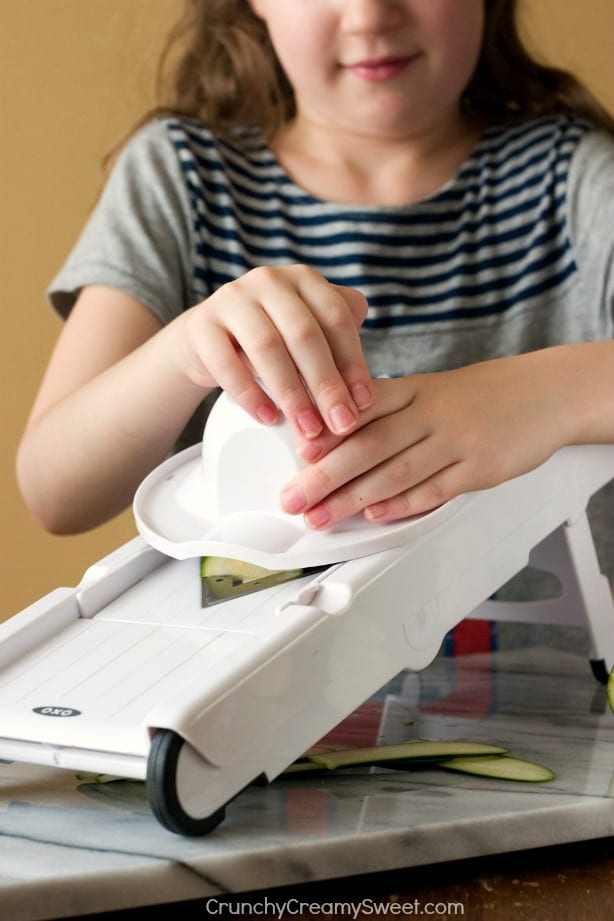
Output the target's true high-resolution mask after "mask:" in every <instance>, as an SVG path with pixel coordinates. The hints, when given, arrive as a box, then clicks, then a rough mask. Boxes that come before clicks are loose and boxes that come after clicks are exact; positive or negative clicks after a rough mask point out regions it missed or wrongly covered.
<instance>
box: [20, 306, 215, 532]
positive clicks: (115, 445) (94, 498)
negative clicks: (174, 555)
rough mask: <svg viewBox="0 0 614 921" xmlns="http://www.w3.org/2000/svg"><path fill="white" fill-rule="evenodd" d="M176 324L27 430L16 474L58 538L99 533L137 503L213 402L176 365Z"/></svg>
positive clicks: (41, 519)
mask: <svg viewBox="0 0 614 921" xmlns="http://www.w3.org/2000/svg"><path fill="white" fill-rule="evenodd" d="M176 335H177V329H176V326H174V325H173V324H171V325H170V326H168V327H166V328H165V329H163V330H161V331H160V332H159V333H157V334H156V335H154V336H153V337H152V338H151V339H149V340H148V341H147V342H145V343H144V344H143V345H142V346H140V347H139V348H138V349H136V350H135V351H134V352H132V353H131V354H129V355H127V356H126V357H125V358H123V359H122V360H121V361H119V362H118V363H117V364H115V365H113V366H112V367H110V368H108V369H106V370H105V371H103V372H102V373H101V374H99V375H98V376H96V377H94V378H93V379H92V380H90V381H89V382H87V383H86V384H84V385H83V386H82V387H80V388H79V389H78V390H76V391H75V392H74V393H71V394H70V395H69V396H67V397H65V398H64V399H62V400H60V401H59V402H58V403H57V404H56V405H54V406H52V407H51V408H49V409H48V410H47V411H45V412H44V413H43V414H42V415H40V416H38V417H36V418H35V419H34V420H33V421H32V422H31V423H30V424H29V425H28V427H27V429H26V432H25V434H24V437H23V439H22V442H21V445H20V448H19V453H18V459H17V475H18V480H19V484H20V488H21V491H22V494H23V496H24V499H25V501H26V504H27V505H28V506H29V508H30V511H31V513H32V514H33V516H34V518H35V519H36V520H37V521H38V522H39V523H40V524H41V525H42V526H43V527H44V528H45V529H46V530H49V531H52V532H53V533H58V534H69V533H76V532H79V531H83V530H86V529H88V528H91V527H95V526H96V525H98V524H101V523H102V522H104V521H106V520H108V519H109V518H110V517H112V516H113V515H115V514H117V513H118V512H120V511H122V510H123V509H124V508H125V507H126V506H127V505H129V504H130V502H131V501H132V497H133V495H134V491H135V489H136V487H137V486H138V484H139V483H140V481H141V480H142V479H143V477H144V476H145V475H146V474H147V473H148V472H149V471H150V470H151V469H153V467H155V466H156V465H157V464H158V463H160V462H161V461H162V460H163V459H164V457H166V456H167V455H168V454H169V453H170V451H171V450H172V448H173V445H174V442H175V441H176V439H177V437H178V435H179V433H180V432H181V430H182V429H183V427H184V425H185V424H186V422H187V421H188V420H189V418H190V416H191V415H192V413H193V412H194V410H195V409H196V408H197V406H198V405H199V404H200V402H201V401H202V399H203V398H204V397H205V396H206V394H207V392H208V391H207V390H204V389H202V388H201V387H199V386H197V385H196V384H194V383H192V382H191V381H190V380H189V379H188V377H187V376H186V375H185V374H184V373H183V372H182V369H181V367H180V365H179V363H178V362H177V359H176V357H174V358H171V356H176V355H177V351H178V350H177V348H176V345H175V342H174V341H173V338H174V337H176Z"/></svg>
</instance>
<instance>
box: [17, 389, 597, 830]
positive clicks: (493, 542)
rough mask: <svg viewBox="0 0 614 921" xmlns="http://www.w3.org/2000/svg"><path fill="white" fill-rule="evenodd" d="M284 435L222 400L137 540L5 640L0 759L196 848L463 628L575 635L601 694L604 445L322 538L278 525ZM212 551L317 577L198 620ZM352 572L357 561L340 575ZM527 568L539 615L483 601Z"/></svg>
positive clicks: (165, 474)
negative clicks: (583, 631) (148, 810)
mask: <svg viewBox="0 0 614 921" xmlns="http://www.w3.org/2000/svg"><path fill="white" fill-rule="evenodd" d="M290 434H291V433H290V431H289V426H288V425H287V424H286V423H284V424H281V425H279V426H275V427H274V428H273V429H272V430H271V429H264V428H262V427H259V426H257V425H256V424H255V423H253V422H252V421H251V420H250V419H249V418H248V417H247V416H246V415H245V414H244V413H243V412H242V411H241V410H239V409H238V408H237V407H236V406H234V405H231V404H230V401H229V400H228V398H226V397H225V396H222V397H220V399H219V400H218V403H217V404H216V407H215V409H214V411H213V413H212V415H211V417H210V421H209V422H208V424H207V429H206V437H205V438H204V439H203V449H202V455H201V450H200V448H198V447H197V448H196V449H194V448H191V449H188V451H186V452H182V453H181V454H180V455H177V456H176V457H174V458H172V459H170V460H169V461H167V462H166V463H164V464H162V465H161V467H159V468H158V469H157V470H155V471H154V472H153V473H152V474H151V475H150V476H149V477H148V478H147V479H146V480H145V481H144V482H143V484H142V486H141V487H140V489H139V491H138V493H137V495H136V497H135V505H134V510H135V518H136V521H137V525H138V527H139V530H140V532H141V537H138V538H136V539H135V540H133V541H131V542H130V543H128V544H126V545H125V546H123V547H120V548H119V549H118V550H116V551H115V552H114V553H112V554H111V555H110V556H108V557H106V558H105V559H103V560H101V561H100V562H99V563H97V564H95V565H94V566H92V567H91V568H90V569H89V570H87V572H86V573H85V575H84V577H83V579H82V581H81V582H80V584H79V585H78V586H77V587H76V588H58V589H56V590H55V591H53V592H51V594H49V595H47V596H46V597H45V598H42V599H41V600H40V601H38V602H36V603H35V604H33V605H32V606H31V607H29V608H27V609H26V610H24V611H22V612H21V613H20V614H17V615H16V616H14V617H13V618H11V619H10V620H9V621H7V622H6V623H4V624H2V625H0V758H3V759H9V760H17V761H27V762H33V763H37V764H45V765H55V766H58V767H63V768H68V769H71V770H77V771H92V772H96V773H106V774H116V775H119V776H124V777H130V778H136V779H146V781H147V791H148V796H149V801H150V803H151V806H152V809H153V812H154V813H155V815H156V816H157V818H158V819H159V820H160V822H161V823H162V824H163V825H164V826H166V827H167V828H169V829H171V830H172V831H175V832H178V833H181V834H204V833H205V832H208V831H210V830H211V829H213V828H215V826H216V825H218V824H219V822H221V821H222V819H223V817H224V807H225V805H226V804H227V803H228V802H229V801H230V800H232V799H233V797H235V796H236V795H237V794H238V793H239V792H240V791H241V790H242V789H243V788H244V787H245V786H247V785H248V784H250V783H252V782H253V781H255V780H257V779H264V780H267V781H271V780H273V778H275V777H276V776H277V775H278V774H280V773H281V772H282V771H283V770H284V769H285V768H286V767H287V766H288V765H289V764H290V763H291V762H292V761H293V760H294V759H295V758H297V757H299V756H300V755H301V754H303V752H305V751H306V749H308V748H309V747H310V746H311V745H313V744H314V743H315V742H317V741H318V739H320V738H322V736H324V735H325V734H326V733H327V732H328V731H329V730H330V729H331V728H332V727H333V726H335V725H336V724H337V723H338V722H340V721H341V720H342V719H343V718H345V717H346V716H347V715H348V714H349V713H350V712H352V711H353V710H354V709H355V708H356V707H358V706H359V705H360V704H361V703H363V702H364V701H365V700H366V699H367V698H368V697H369V696H371V695H372V694H374V693H375V692H376V691H377V690H379V688H381V687H382V686H383V685H384V684H385V683H386V682H387V681H389V680H390V679H391V678H393V677H394V676H395V675H396V674H398V673H399V672H400V671H402V670H403V669H411V670H418V669H422V668H424V667H425V666H427V665H428V664H429V663H430V662H431V661H432V659H433V658H434V656H435V655H436V653H437V650H438V648H439V646H440V644H441V641H442V639H443V637H444V635H445V633H446V632H447V631H448V630H449V629H451V628H452V627H453V626H454V625H455V624H457V623H458V622H459V621H460V620H461V619H462V618H464V617H467V616H482V617H488V618H502V619H516V620H528V621H532V622H538V621H539V622H553V623H554V622H556V623H567V624H572V623H574V624H580V625H584V626H585V627H586V628H587V629H588V633H589V636H590V641H591V656H590V657H591V661H592V665H593V670H594V671H595V674H596V676H597V677H598V678H600V679H601V680H605V678H606V677H607V673H608V671H609V669H610V668H611V667H612V666H613V665H614V629H613V628H614V617H613V607H612V598H611V594H610V588H609V585H608V582H607V580H606V579H605V577H604V576H602V575H601V573H600V571H599V567H598V563H597V559H596V555H595V550H594V546H593V541H592V537H591V533H590V529H589V526H588V522H587V518H586V513H585V510H586V505H587V502H588V500H589V498H590V496H591V495H592V494H593V493H595V492H596V491H597V490H599V489H600V488H601V487H602V486H603V485H605V484H606V483H607V482H608V481H609V480H610V479H612V478H613V477H614V446H605V445H598V446H585V447H582V446H573V447H567V448H564V449H563V450H561V451H559V452H558V453H557V454H555V455H554V456H553V457H552V458H550V460H549V461H547V463H545V464H544V465H543V466H542V467H540V468H538V469H536V470H534V471H532V472H531V473H528V474H525V475H523V476H520V477H517V478H516V479H513V480H510V481H509V482H507V483H504V484H502V485H501V486H498V487H496V488H494V489H489V490H484V491H481V492H475V493H471V494H467V495H465V496H461V497H459V498H457V499H454V500H452V501H451V502H449V503H448V504H447V505H445V506H442V507H441V508H440V509H438V510H436V511H434V512H432V513H430V514H427V515H424V516H422V517H418V518H415V519H412V520H410V521H406V522H404V523H402V524H399V525H389V526H374V525H369V524H366V523H365V522H364V521H362V519H361V518H359V517H357V518H356V519H355V520H352V521H350V522H349V523H346V524H345V525H343V526H340V527H338V528H336V529H334V531H333V532H332V533H327V534H317V533H314V532H310V531H308V530H307V529H306V528H304V527H303V525H302V522H301V521H300V520H298V519H296V518H291V517H289V516H286V515H283V514H282V513H281V512H279V511H278V510H277V508H276V501H277V500H276V494H277V490H278V488H279V484H280V483H282V482H284V481H285V480H286V479H288V478H289V477H290V476H291V475H292V473H293V472H294V470H295V469H296V457H295V454H294V450H293V445H292V443H291V441H293V436H292V438H290ZM201 555H223V556H228V557H234V558H238V559H247V560H249V561H252V562H255V563H259V564H261V565H263V566H266V567H268V568H277V569H284V568H288V567H296V566H301V567H302V566H315V565H321V564H326V565H325V567H324V568H323V569H322V570H321V571H320V572H318V573H317V574H316V575H313V574H311V575H304V576H302V577H301V578H298V579H296V580H295V581H290V582H285V583H283V584H278V585H274V586H272V587H269V588H266V589H264V590H261V591H258V592H257V593H254V594H247V595H242V596H238V597H231V598H228V599H227V600H224V601H223V602H221V603H218V604H216V605H214V606H211V607H204V608H203V607H202V603H201V579H200V568H199V567H200V560H199V557H200V556H201ZM344 560H346V562H343V561H344ZM528 562H531V563H532V564H533V565H535V566H538V567H540V568H544V569H547V570H549V571H551V572H554V573H555V574H556V575H557V576H558V577H559V579H560V582H561V585H562V594H561V596H560V597H559V598H558V599H555V600H549V601H545V602H529V603H526V604H511V603H505V602H495V601H488V600H487V599H489V598H490V597H491V596H492V594H493V593H494V592H496V590H497V589H498V588H500V586H501V585H503V584H504V583H505V582H506V581H508V579H510V578H511V577H512V576H513V575H515V574H516V573H517V572H519V571H520V570H521V569H522V568H523V567H524V566H525V565H526V564H527V563H528Z"/></svg>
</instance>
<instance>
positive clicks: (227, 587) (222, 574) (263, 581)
mask: <svg viewBox="0 0 614 921" xmlns="http://www.w3.org/2000/svg"><path fill="white" fill-rule="evenodd" d="M303 572H304V570H302V569H265V568H264V567H263V566H256V565H254V564H253V563H246V562H245V561H244V560H232V559H229V558H228V557H223V556H205V557H203V558H202V560H201V564H200V576H201V582H202V600H203V607H207V606H208V605H209V604H211V603H216V602H218V601H225V600H227V599H229V598H236V597H237V596H239V595H249V594H251V593H252V592H256V591H259V590H260V589H263V588H270V587H271V586H273V585H281V584H282V583H283V582H291V581H292V580H293V579H298V578H299V577H300V576H302V575H303Z"/></svg>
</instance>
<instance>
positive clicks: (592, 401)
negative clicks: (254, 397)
mask: <svg viewBox="0 0 614 921" xmlns="http://www.w3.org/2000/svg"><path fill="white" fill-rule="evenodd" d="M520 359H521V360H524V361H525V362H526V363H527V364H534V365H535V367H536V368H537V367H539V375H540V376H541V378H542V380H543V388H542V392H541V393H540V392H536V393H535V402H536V404H538V403H539V401H540V400H541V399H542V396H543V397H544V398H545V399H547V400H549V401H551V402H554V404H555V405H556V399H555V400H554V401H553V395H556V394H558V395H559V398H560V404H559V412H558V413H556V414H555V415H556V416H557V418H556V419H555V423H558V424H559V432H560V436H559V439H558V440H559V442H560V445H561V446H564V445H565V444H609V443H612V444H614V341H613V340H604V341H602V342H586V343H578V344H573V345H563V346H556V347H553V348H549V349H544V350H542V351H539V352H533V353H529V354H527V355H525V356H520Z"/></svg>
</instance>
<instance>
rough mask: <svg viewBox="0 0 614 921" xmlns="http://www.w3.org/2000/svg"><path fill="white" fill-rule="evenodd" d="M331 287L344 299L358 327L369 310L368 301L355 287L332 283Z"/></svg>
mask: <svg viewBox="0 0 614 921" xmlns="http://www.w3.org/2000/svg"><path fill="white" fill-rule="evenodd" d="M331 287H332V288H334V289H335V291H338V292H339V294H340V295H341V297H342V298H343V299H344V301H345V302H346V304H347V305H348V307H349V309H350V312H351V314H352V318H353V320H354V323H355V324H356V327H357V328H360V327H361V326H362V324H363V323H364V322H365V320H366V318H367V313H368V312H369V302H368V301H367V299H366V297H365V296H364V294H362V292H361V291H358V290H357V289H356V288H348V286H347V285H332V286H331Z"/></svg>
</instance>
